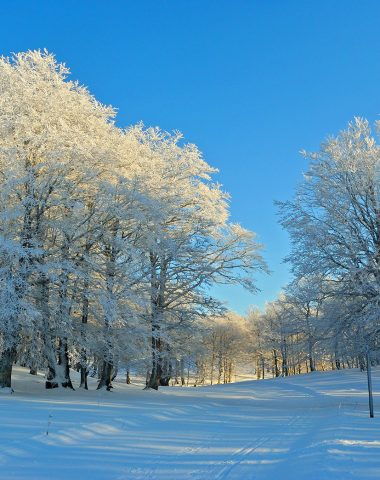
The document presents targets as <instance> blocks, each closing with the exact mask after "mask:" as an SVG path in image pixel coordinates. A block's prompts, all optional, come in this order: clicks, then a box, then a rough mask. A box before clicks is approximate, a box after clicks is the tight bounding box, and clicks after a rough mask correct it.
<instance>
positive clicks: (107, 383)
mask: <svg viewBox="0 0 380 480" xmlns="http://www.w3.org/2000/svg"><path fill="white" fill-rule="evenodd" d="M112 369H113V365H112V363H111V362H108V361H106V360H104V361H103V366H102V373H101V376H100V381H99V384H98V388H97V390H100V389H101V388H103V387H106V389H107V390H108V391H110V390H111V388H112Z"/></svg>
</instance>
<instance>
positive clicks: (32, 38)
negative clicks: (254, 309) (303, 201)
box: [0, 0, 380, 312]
mask: <svg viewBox="0 0 380 480" xmlns="http://www.w3.org/2000/svg"><path fill="white" fill-rule="evenodd" d="M0 7H1V9H0V12H1V28H0V49H1V53H2V54H4V55H9V54H10V53H11V52H18V51H23V50H28V49H37V48H41V49H42V48H47V49H48V50H49V51H51V52H54V53H55V54H56V55H57V58H58V60H60V61H64V62H66V63H67V65H68V66H69V67H70V68H71V71H72V77H73V78H75V79H78V80H79V81H80V82H81V83H83V84H85V85H87V86H88V87H89V89H90V91H91V92H92V93H93V94H94V95H95V96H96V97H97V98H98V99H99V100H100V101H102V102H103V103H107V104H112V105H114V106H116V107H117V108H118V109H119V116H118V124H119V125H121V126H126V125H128V124H131V123H135V122H137V121H140V120H143V121H144V123H145V124H146V125H159V126H160V127H162V128H163V129H166V130H172V129H177V130H181V131H182V132H183V133H184V135H185V138H186V139H187V140H188V141H190V142H193V143H196V144H197V145H198V146H199V147H200V149H201V150H202V151H203V152H204V155H205V158H206V160H207V161H208V162H209V163H210V164H211V165H213V166H215V167H218V168H219V169H220V174H219V175H218V177H217V179H218V181H220V182H221V183H222V184H223V185H224V188H225V189H226V190H227V191H228V192H230V194H231V196H232V202H231V212H232V220H233V221H236V222H240V223H242V224H243V225H244V226H245V227H247V228H249V229H251V230H253V231H255V232H256V233H257V234H258V238H259V240H260V241H261V242H262V243H264V244H265V246H266V249H265V252H264V255H265V258H266V260H267V262H268V264H269V267H270V269H271V270H272V275H271V276H270V277H264V276H260V277H258V286H259V288H260V289H261V293H260V294H257V295H251V294H249V293H246V292H243V291H242V290H241V289H239V288H219V289H217V292H218V295H220V296H221V297H222V298H224V299H226V300H228V301H229V304H230V306H231V308H232V309H234V310H236V311H239V312H244V311H245V310H246V309H247V307H248V306H249V305H250V304H256V305H259V306H262V305H263V304H264V302H265V301H266V300H270V299H273V298H274V297H275V296H276V294H277V292H278V291H279V290H280V289H281V286H282V285H284V284H285V283H286V282H287V280H288V279H289V273H288V268H287V266H286V265H284V264H282V259H283V257H284V256H285V255H286V253H287V252H288V249H289V244H288V239H287V236H286V234H285V233H284V232H282V231H281V229H280V227H279V226H278V225H277V222H276V215H275V212H276V210H275V207H274V205H273V200H274V199H279V200H285V199H289V198H290V197H291V196H292V193H293V192H294V188H295V186H296V184H297V182H298V181H300V179H301V175H302V172H303V171H304V170H305V168H306V166H305V163H304V160H302V159H301V157H300V156H299V154H298V152H299V151H300V149H302V148H305V149H307V150H312V149H316V148H318V145H319V143H320V142H321V141H322V140H323V139H324V138H325V137H326V136H327V135H329V134H333V133H336V132H337V131H338V130H340V129H342V128H344V127H345V126H346V124H347V122H348V121H349V120H350V119H351V118H352V117H353V116H355V115H359V116H365V117H367V118H369V119H370V120H371V121H375V120H376V119H378V118H379V117H378V114H379V113H380V2H379V1H377V0H373V1H369V0H360V1H358V0H318V1H315V0H313V1H307V0H293V1H291V0H246V1H242V0H194V1H193V0H171V1H169V0H166V1H165V0H150V1H148V0H146V1H145V0H138V1H137V0H135V1H133V2H132V1H128V0H112V1H111V0H109V1H106V0H91V1H90V0H80V1H79V0H75V1H74V0H64V1H52V0H49V1H45V0H35V1H30V0H24V1H17V0H12V1H11V0H6V1H5V0H0Z"/></svg>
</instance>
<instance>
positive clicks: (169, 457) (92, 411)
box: [0, 369, 380, 480]
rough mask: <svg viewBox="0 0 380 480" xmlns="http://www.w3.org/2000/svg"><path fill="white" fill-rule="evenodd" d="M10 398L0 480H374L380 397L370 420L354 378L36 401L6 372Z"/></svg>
mask: <svg viewBox="0 0 380 480" xmlns="http://www.w3.org/2000/svg"><path fill="white" fill-rule="evenodd" d="M374 387H375V391H377V392H380V370H378V371H375V373H374ZM14 388H15V390H16V392H15V393H14V394H13V395H2V396H1V398H0V405H1V412H2V413H1V424H2V428H1V430H0V478H1V479H51V478H53V479H57V480H58V479H70V480H75V479H87V478H88V479H118V480H135V479H136V480H137V479H141V480H142V479H149V480H154V479H160V480H182V479H184V480H186V479H192V480H205V479H206V480H214V479H215V480H216V479H219V480H221V479H228V480H233V479H242V480H249V479H252V480H253V479H255V480H260V479H271V480H272V479H273V480H276V479H279V480H286V479H292V480H297V479H308V480H314V479H315V480H320V479H321V480H322V479H331V480H340V479H341V480H349V479H354V478H355V479H379V478H380V397H379V396H377V397H375V409H376V407H377V409H378V412H377V413H378V414H379V417H378V418H375V419H369V418H368V413H367V397H366V377H365V374H363V373H360V372H359V371H357V370H352V371H347V370H346V371H341V372H329V373H314V374H309V375H304V376H298V377H291V378H289V379H275V380H264V381H259V382H243V383H238V384H231V385H226V386H214V387H205V388H167V389H161V391H159V392H155V391H142V390H141V388H138V387H134V386H127V385H123V384H120V385H119V384H118V385H117V386H116V388H115V390H114V391H113V392H111V393H110V392H105V391H104V392H101V393H99V392H96V391H88V392H81V391H76V392H71V391H62V390H61V391H45V390H44V389H43V378H42V377H39V378H36V377H32V376H30V375H28V373H27V372H26V371H25V370H23V369H16V374H15V382H14ZM375 414H376V410H375ZM47 431H48V434H46V433H47Z"/></svg>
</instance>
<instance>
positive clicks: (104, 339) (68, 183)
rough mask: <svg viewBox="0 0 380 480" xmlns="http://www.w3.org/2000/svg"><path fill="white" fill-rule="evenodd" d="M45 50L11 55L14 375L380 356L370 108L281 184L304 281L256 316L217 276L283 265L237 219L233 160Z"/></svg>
mask: <svg viewBox="0 0 380 480" xmlns="http://www.w3.org/2000/svg"><path fill="white" fill-rule="evenodd" d="M69 73H70V72H69V69H68V68H67V67H66V66H65V65H64V64H61V63H58V62H57V61H56V59H55V57H54V55H52V54H50V53H49V52H47V51H27V52H24V53H18V54H15V55H13V56H12V57H10V58H6V57H2V58H1V59H0V174H1V178H0V183H1V188H0V217H1V222H0V250H1V255H0V302H1V305H2V308H1V310H0V387H2V388H4V389H5V388H8V389H9V388H11V382H12V366H13V365H14V364H16V363H17V364H19V365H21V366H24V367H28V368H29V369H30V373H31V374H32V375H33V374H36V373H37V372H38V371H46V372H47V373H46V383H45V385H46V388H49V389H51V388H55V387H65V388H69V389H74V388H77V387H76V386H74V385H73V382H72V379H71V376H70V372H71V371H72V370H76V371H78V372H80V385H79V388H82V389H87V388H88V381H87V380H88V376H89V375H91V376H92V377H95V378H97V379H98V382H97V388H98V389H102V388H105V389H107V390H110V389H111V388H112V381H113V379H114V378H115V377H116V375H117V374H118V372H123V374H125V381H126V382H127V383H129V382H130V381H131V377H133V376H134V375H136V376H140V377H143V378H145V379H146V381H145V384H146V388H147V389H150V388H152V389H158V388H159V386H168V385H178V384H179V385H195V386H196V385H205V384H211V385H212V384H215V383H229V382H233V381H236V380H239V379H242V378H249V377H250V376H251V377H252V376H255V377H256V378H258V379H260V378H267V377H279V376H288V375H295V374H300V373H305V372H310V371H315V370H333V369H337V370H339V369H342V368H352V367H360V368H361V369H365V368H366V363H365V358H366V355H367V353H368V352H370V354H371V355H372V357H371V358H372V361H373V362H374V363H378V361H379V359H380V357H378V354H377V351H378V344H379V335H378V334H379V327H380V323H379V318H378V311H379V301H380V274H379V272H380V196H379V193H380V188H379V187H380V182H379V177H378V175H379V166H378V159H379V146H378V145H377V143H376V140H375V139H374V137H373V135H372V133H371V128H370V125H369V123H368V122H367V121H366V120H365V119H362V118H355V119H354V120H353V121H352V122H351V123H350V124H349V125H348V127H347V129H346V130H344V131H342V132H340V133H339V134H338V135H337V136H335V137H331V138H328V139H327V140H326V141H325V142H324V143H322V145H321V148H320V151H318V152H316V153H309V152H303V155H304V157H305V159H306V161H307V162H308V166H307V170H306V173H305V174H304V176H303V179H302V181H301V182H300V184H299V187H298V189H297V191H296V192H295V195H294V198H293V200H290V201H283V202H280V201H278V202H277V207H278V213H279V221H280V223H281V225H282V226H283V228H284V229H285V230H286V231H287V232H288V234H289V237H290V240H291V245H292V250H291V252H290V254H289V255H288V257H287V258H286V259H285V260H286V261H287V262H288V263H289V265H290V267H291V271H292V275H293V279H292V281H291V282H290V283H289V284H288V285H286V286H284V288H283V291H282V292H281V293H280V294H279V296H278V298H277V299H276V300H274V301H271V302H268V303H267V305H266V307H265V309H264V311H259V310H258V309H255V308H252V309H251V310H250V311H249V312H248V313H247V314H246V315H245V316H242V315H238V314H236V313H234V312H231V311H228V310H227V309H226V307H225V306H224V305H223V303H222V302H221V301H220V300H218V299H217V298H214V296H213V295H212V287H213V286H214V285H216V284H226V285H240V286H242V287H244V288H246V289H248V290H250V291H251V292H255V291H256V290H257V285H256V281H255V273H257V272H259V271H263V272H266V273H268V274H271V272H270V265H269V267H268V266H267V265H266V262H265V260H264V258H263V246H262V245H261V244H260V243H259V242H258V241H257V239H256V235H255V234H254V233H253V232H250V231H248V230H246V229H245V228H243V227H242V226H241V225H239V224H236V223H232V222H231V221H230V219H229V204H230V198H229V195H228V193H226V192H225V191H224V190H223V188H222V186H221V185H220V184H218V183H217V182H216V181H215V180H214V176H215V173H216V172H217V170H216V169H215V168H213V167H211V166H210V165H208V163H207V162H206V161H205V159H204V158H203V156H202V153H201V152H200V151H199V149H198V148H197V147H196V146H195V145H193V144H188V143H185V142H184V140H183V136H182V134H181V133H180V132H177V131H175V132H166V131H163V130H161V129H160V128H158V127H145V126H144V125H143V124H137V125H131V126H126V127H124V128H121V127H120V126H118V125H117V116H116V113H117V112H116V108H113V107H111V106H106V105H103V104H102V103H100V102H99V101H98V100H97V99H96V98H95V97H93V96H92V95H91V93H90V92H89V91H88V89H87V88H85V87H83V86H82V85H81V84H80V83H78V82H77V81H73V80H71V79H70V78H69Z"/></svg>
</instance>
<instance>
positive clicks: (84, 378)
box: [79, 245, 89, 390]
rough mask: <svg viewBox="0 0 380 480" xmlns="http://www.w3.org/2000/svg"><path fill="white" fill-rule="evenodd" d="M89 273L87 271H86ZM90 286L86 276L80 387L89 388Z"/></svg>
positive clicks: (87, 247)
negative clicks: (88, 327) (88, 334)
mask: <svg viewBox="0 0 380 480" xmlns="http://www.w3.org/2000/svg"><path fill="white" fill-rule="evenodd" d="M88 252H89V246H88V245H86V253H88ZM85 273H86V274H87V272H85ZM88 287H89V281H88V279H87V278H86V280H85V281H84V286H83V303H82V325H81V339H82V345H83V346H82V349H81V355H80V385H79V388H84V389H85V390H88V385H87V377H88V366H87V352H86V348H85V346H84V345H85V344H86V326H87V322H88V305H89V302H88V296H87V294H88Z"/></svg>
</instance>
